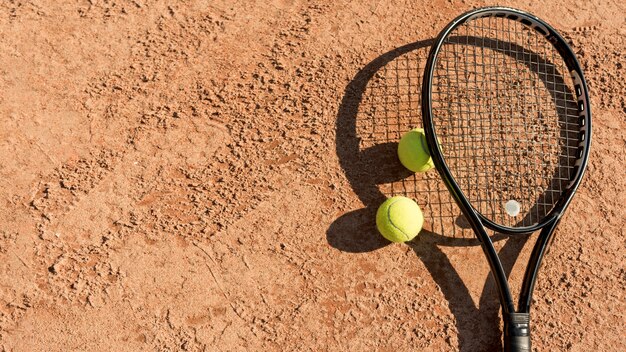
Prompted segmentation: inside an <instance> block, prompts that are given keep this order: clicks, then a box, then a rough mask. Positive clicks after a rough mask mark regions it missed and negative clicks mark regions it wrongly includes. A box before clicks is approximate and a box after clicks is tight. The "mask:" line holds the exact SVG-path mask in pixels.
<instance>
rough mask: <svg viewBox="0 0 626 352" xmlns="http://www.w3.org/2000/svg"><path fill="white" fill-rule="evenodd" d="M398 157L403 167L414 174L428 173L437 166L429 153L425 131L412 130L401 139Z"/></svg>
mask: <svg viewBox="0 0 626 352" xmlns="http://www.w3.org/2000/svg"><path fill="white" fill-rule="evenodd" d="M398 157H399V158H400V162H401V163H402V165H404V167H406V168H407V169H409V170H411V171H413V172H426V171H428V170H430V169H432V168H433V167H434V166H435V164H433V159H432V158H431V157H430V152H429V151H428V143H426V135H425V134H424V129H422V128H416V129H413V130H410V131H409V132H407V133H405V134H404V135H403V136H402V138H400V143H398Z"/></svg>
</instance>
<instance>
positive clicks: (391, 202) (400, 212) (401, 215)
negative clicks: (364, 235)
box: [376, 197, 424, 242]
mask: <svg viewBox="0 0 626 352" xmlns="http://www.w3.org/2000/svg"><path fill="white" fill-rule="evenodd" d="M423 224H424V216H423V215H422V210H421V209H420V207H419V205H417V203H415V202H414V201H413V200H412V199H409V198H406V197H392V198H389V199H387V200H386V201H385V202H384V203H383V204H381V205H380V207H379V208H378V212H376V227H378V231H380V233H381V235H383V237H385V238H386V239H388V240H389V241H391V242H406V241H410V240H412V239H414V238H415V236H417V234H418V233H419V232H420V231H421V230H422V225H423Z"/></svg>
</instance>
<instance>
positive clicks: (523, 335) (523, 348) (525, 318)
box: [503, 313, 531, 352]
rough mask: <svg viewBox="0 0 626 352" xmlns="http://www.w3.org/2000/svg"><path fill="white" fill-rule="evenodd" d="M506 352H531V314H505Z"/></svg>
mask: <svg viewBox="0 0 626 352" xmlns="http://www.w3.org/2000/svg"><path fill="white" fill-rule="evenodd" d="M503 318H504V352H530V351H531V343H530V314H528V313H508V314H506V313H505V314H504V317H503Z"/></svg>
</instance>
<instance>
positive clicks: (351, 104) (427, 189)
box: [326, 40, 528, 351]
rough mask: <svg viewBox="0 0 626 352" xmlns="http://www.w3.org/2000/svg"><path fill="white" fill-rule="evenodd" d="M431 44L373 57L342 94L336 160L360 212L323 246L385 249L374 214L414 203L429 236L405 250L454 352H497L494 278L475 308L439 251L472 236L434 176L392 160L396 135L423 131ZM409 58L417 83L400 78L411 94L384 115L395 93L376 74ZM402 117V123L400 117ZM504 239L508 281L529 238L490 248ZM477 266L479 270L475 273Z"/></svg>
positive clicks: (471, 242)
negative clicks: (405, 201) (424, 278)
mask: <svg viewBox="0 0 626 352" xmlns="http://www.w3.org/2000/svg"><path fill="white" fill-rule="evenodd" d="M432 43H433V40H423V41H418V42H415V43H411V44H408V45H405V46H402V47H399V48H396V49H394V50H391V51H389V52H387V53H385V54H383V55H381V56H379V57H377V58H376V59H374V60H373V61H371V62H370V63H368V64H367V65H365V66H364V67H363V69H361V70H360V71H359V72H358V73H357V74H356V75H355V76H354V78H353V79H352V80H351V82H350V83H349V84H348V86H347V87H346V89H345V94H344V97H343V99H342V101H341V105H340V108H339V113H338V116H337V124H336V133H337V139H336V152H337V156H338V159H339V163H340V165H341V167H342V169H343V171H344V173H345V175H346V178H347V179H348V181H349V183H350V185H351V187H352V189H353V190H354V192H355V193H356V195H357V196H358V198H359V199H360V201H361V202H362V203H363V204H364V205H365V207H364V208H362V209H357V210H354V211H352V212H349V213H346V214H344V215H342V216H341V217H339V218H338V219H336V220H335V221H334V222H333V223H332V224H331V226H330V227H329V228H328V230H327V232H326V236H327V241H328V243H329V244H330V245H331V246H332V247H334V248H337V249H339V250H341V251H344V252H350V253H362V252H370V251H374V250H377V249H379V248H382V247H384V246H386V245H388V244H389V242H388V241H386V240H385V239H383V238H382V236H380V234H378V231H377V229H376V224H375V214H376V210H377V208H378V206H379V205H380V204H381V203H382V202H383V201H384V200H385V199H386V198H387V197H388V196H393V195H405V196H408V197H411V198H413V199H415V200H417V201H418V203H419V204H420V206H421V207H422V209H424V210H425V212H424V213H425V216H426V218H427V219H426V221H427V224H430V225H429V227H430V228H425V229H424V230H423V231H422V232H421V233H420V235H419V236H418V238H417V239H416V240H414V241H412V242H409V243H408V245H409V246H410V247H411V248H412V250H413V251H414V252H415V254H416V255H417V256H418V257H419V258H420V260H421V261H422V262H423V263H424V265H425V266H426V268H427V270H428V271H429V273H430V274H431V276H432V278H433V280H434V281H435V283H436V284H437V285H438V286H439V287H440V288H441V290H442V293H443V295H444V296H445V298H446V300H447V301H448V304H449V309H450V311H451V313H452V314H453V315H454V317H455V319H456V329H457V334H458V348H459V350H460V351H483V350H487V351H491V350H497V349H498V348H501V331H500V329H499V327H498V326H497V324H498V322H499V319H498V318H497V317H498V314H499V309H500V305H499V302H498V300H497V295H496V294H495V292H496V288H495V282H494V280H493V279H492V278H491V275H489V276H488V278H487V280H486V281H485V283H484V286H483V290H482V292H481V295H480V299H479V304H478V307H476V305H475V304H474V301H473V299H472V297H471V295H470V292H469V291H468V289H467V287H466V285H465V284H464V282H463V280H462V279H461V277H460V276H459V274H458V272H457V271H456V270H455V268H454V266H453V265H452V263H451V262H450V260H449V258H448V257H447V255H446V254H445V253H444V251H442V249H441V248H442V247H464V246H479V245H480V243H479V242H478V240H476V238H475V236H474V235H473V232H472V231H471V230H470V229H468V228H464V226H463V221H462V217H461V215H460V214H461V213H460V211H458V209H457V207H456V205H455V204H454V201H453V200H452V199H451V198H450V196H449V193H448V191H447V190H446V189H445V186H443V183H442V182H441V180H440V179H439V176H438V174H437V172H435V171H431V172H427V173H424V174H420V175H414V174H412V173H409V172H408V171H406V170H405V169H404V168H403V167H402V165H401V164H400V163H399V161H398V159H397V155H396V150H397V140H398V139H399V137H400V135H401V134H402V133H404V132H406V131H408V130H409V129H410V128H414V127H421V124H422V119H421V109H420V101H419V95H420V94H419V92H420V91H421V84H422V81H421V74H422V72H423V66H424V64H425V62H426V55H427V53H428V50H429V48H430V45H432ZM407 55H412V58H411V59H407V60H408V61H407V65H409V66H410V65H411V63H412V64H417V65H418V67H413V71H411V72H414V73H412V74H418V75H419V77H417V78H419V79H413V80H411V79H404V78H402V79H403V81H402V82H401V83H397V85H398V86H402V83H406V84H410V86H411V87H413V88H409V90H410V92H409V94H408V98H407V99H406V100H405V101H401V102H392V103H391V105H394V107H393V109H388V108H387V106H388V105H390V102H389V101H385V100H384V99H386V98H385V95H391V94H396V95H397V94H398V92H397V91H389V90H385V89H386V88H385V89H382V90H381V87H382V86H384V83H383V84H382V85H381V84H380V83H379V82H378V83H377V81H379V80H381V77H383V78H384V76H385V74H384V73H382V74H381V72H382V71H383V70H387V69H389V65H395V68H396V69H397V68H398V64H397V63H394V62H396V61H398V60H399V59H400V60H403V57H406V56H407ZM400 65H405V64H402V63H401V64H400ZM403 67H404V66H403ZM408 69H409V68H407V72H408V71H409V70H408ZM390 72H391V73H393V72H392V71H390ZM402 72H404V71H402ZM409 78H410V77H409ZM368 89H369V90H372V89H373V90H374V92H375V93H376V92H377V91H376V89H379V90H378V93H381V94H370V95H367V91H368ZM381 97H382V99H383V100H382V101H381V100H380V99H381ZM379 104H380V105H384V106H385V108H384V109H383V110H385V111H384V112H381V111H374V110H375V109H377V106H378V105H379ZM368 108H369V109H371V110H372V111H374V112H373V113H372V114H373V115H376V114H382V115H385V118H386V119H387V120H386V121H384V126H383V129H382V130H381V128H380V127H381V126H378V125H377V122H378V121H377V120H376V119H375V118H372V117H371V116H367V117H365V118H364V117H363V116H364V115H363V110H367V109H368ZM389 110H393V111H394V112H395V113H393V115H394V116H392V117H391V119H395V120H393V121H390V116H389V115H390V112H389ZM408 112H411V113H410V114H409V113H408ZM403 113H404V114H407V115H406V116H404V117H403V116H401V115H402V114H403ZM405 118H406V119H405ZM380 125H382V124H380ZM390 126H394V127H393V128H391V127H390ZM505 238H508V240H507V242H506V243H505V244H504V245H503V247H502V249H501V251H500V255H501V257H502V261H503V263H502V264H503V267H504V269H505V271H506V273H507V275H508V274H509V273H510V271H511V269H512V267H513V265H514V263H515V262H516V261H517V258H518V256H519V254H520V252H521V250H522V248H523V247H524V244H525V243H526V241H527V240H528V236H515V237H511V238H509V237H508V236H504V235H499V234H496V235H494V236H493V237H492V239H493V240H494V241H496V240H503V239H505ZM481 260H482V259H481ZM482 264H483V263H482V262H481V264H480V265H482ZM484 265H486V262H485V263H484Z"/></svg>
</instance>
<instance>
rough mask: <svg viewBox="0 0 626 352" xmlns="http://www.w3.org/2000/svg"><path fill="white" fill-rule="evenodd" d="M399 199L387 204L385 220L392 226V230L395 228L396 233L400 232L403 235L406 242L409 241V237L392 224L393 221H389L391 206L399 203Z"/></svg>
mask: <svg viewBox="0 0 626 352" xmlns="http://www.w3.org/2000/svg"><path fill="white" fill-rule="evenodd" d="M399 201H400V199H398V200H395V201H393V202H391V204H389V206H388V207H387V220H388V221H389V223H390V224H391V226H393V227H394V228H396V229H397V230H398V231H400V233H402V234H403V235H404V237H405V238H406V241H408V240H409V235H407V234H406V233H405V232H404V231H402V229H401V228H399V227H398V226H396V224H394V223H393V221H391V206H392V205H394V204H396V203H397V202H399Z"/></svg>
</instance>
